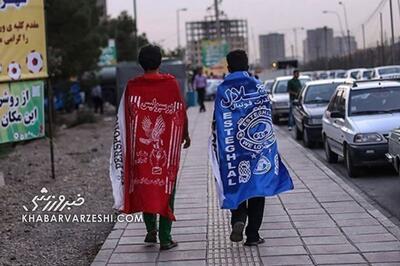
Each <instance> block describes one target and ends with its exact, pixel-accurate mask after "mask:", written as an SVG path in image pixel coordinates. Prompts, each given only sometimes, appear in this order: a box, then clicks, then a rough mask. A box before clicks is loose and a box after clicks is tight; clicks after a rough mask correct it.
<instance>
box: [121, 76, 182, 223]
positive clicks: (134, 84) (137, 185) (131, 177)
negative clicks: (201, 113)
mask: <svg viewBox="0 0 400 266" xmlns="http://www.w3.org/2000/svg"><path fill="white" fill-rule="evenodd" d="M124 97H125V98H124V101H125V129H126V135H125V137H126V139H125V140H126V141H125V143H126V144H125V145H126V153H125V158H124V170H125V171H124V207H123V212H125V213H135V212H146V213H154V214H160V215H162V216H164V217H168V218H170V219H171V220H175V216H174V214H173V212H172V210H171V208H170V207H169V201H170V197H171V194H172V192H173V190H174V187H175V182H176V177H177V174H178V169H179V161H180V154H181V143H182V140H183V137H184V136H183V134H184V127H185V123H187V117H186V107H185V104H184V102H183V100H182V97H181V94H180V90H179V87H178V83H177V81H176V79H175V78H174V77H173V76H171V75H168V74H145V75H144V76H141V77H139V78H136V79H134V80H131V81H129V82H128V85H127V88H126V91H125V96H124Z"/></svg>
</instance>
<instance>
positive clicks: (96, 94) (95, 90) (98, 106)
mask: <svg viewBox="0 0 400 266" xmlns="http://www.w3.org/2000/svg"><path fill="white" fill-rule="evenodd" d="M90 96H91V98H92V103H93V107H94V112H95V113H97V111H100V114H103V112H104V110H103V105H104V102H103V93H102V89H101V86H100V84H99V83H98V82H97V81H96V83H95V85H94V86H93V87H92V89H91V91H90Z"/></svg>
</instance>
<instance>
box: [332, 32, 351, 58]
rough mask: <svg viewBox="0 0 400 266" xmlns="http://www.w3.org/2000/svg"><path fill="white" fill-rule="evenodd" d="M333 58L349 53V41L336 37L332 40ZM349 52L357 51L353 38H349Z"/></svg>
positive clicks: (342, 37)
mask: <svg viewBox="0 0 400 266" xmlns="http://www.w3.org/2000/svg"><path fill="white" fill-rule="evenodd" d="M333 43H334V49H333V56H336V57H339V56H344V55H347V54H348V53H349V48H348V46H349V41H348V38H347V36H337V37H335V38H334V41H333ZM350 47H351V49H350V51H351V53H354V52H356V51H357V41H356V38H355V37H354V36H350Z"/></svg>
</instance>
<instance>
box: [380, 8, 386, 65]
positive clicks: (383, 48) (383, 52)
mask: <svg viewBox="0 0 400 266" xmlns="http://www.w3.org/2000/svg"><path fill="white" fill-rule="evenodd" d="M379 18H380V22H381V56H382V65H384V64H385V44H384V42H383V16H382V12H380V13H379Z"/></svg>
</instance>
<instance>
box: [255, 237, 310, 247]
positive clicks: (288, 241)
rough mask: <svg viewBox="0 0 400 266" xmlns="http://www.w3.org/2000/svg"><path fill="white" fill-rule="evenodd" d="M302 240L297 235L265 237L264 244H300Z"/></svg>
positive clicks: (272, 245) (273, 245)
mask: <svg viewBox="0 0 400 266" xmlns="http://www.w3.org/2000/svg"><path fill="white" fill-rule="evenodd" d="M302 244H303V242H302V241H301V239H300V238H299V237H287V238H270V239H266V241H265V244H263V245H264V246H271V247H275V246H300V245H302Z"/></svg>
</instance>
